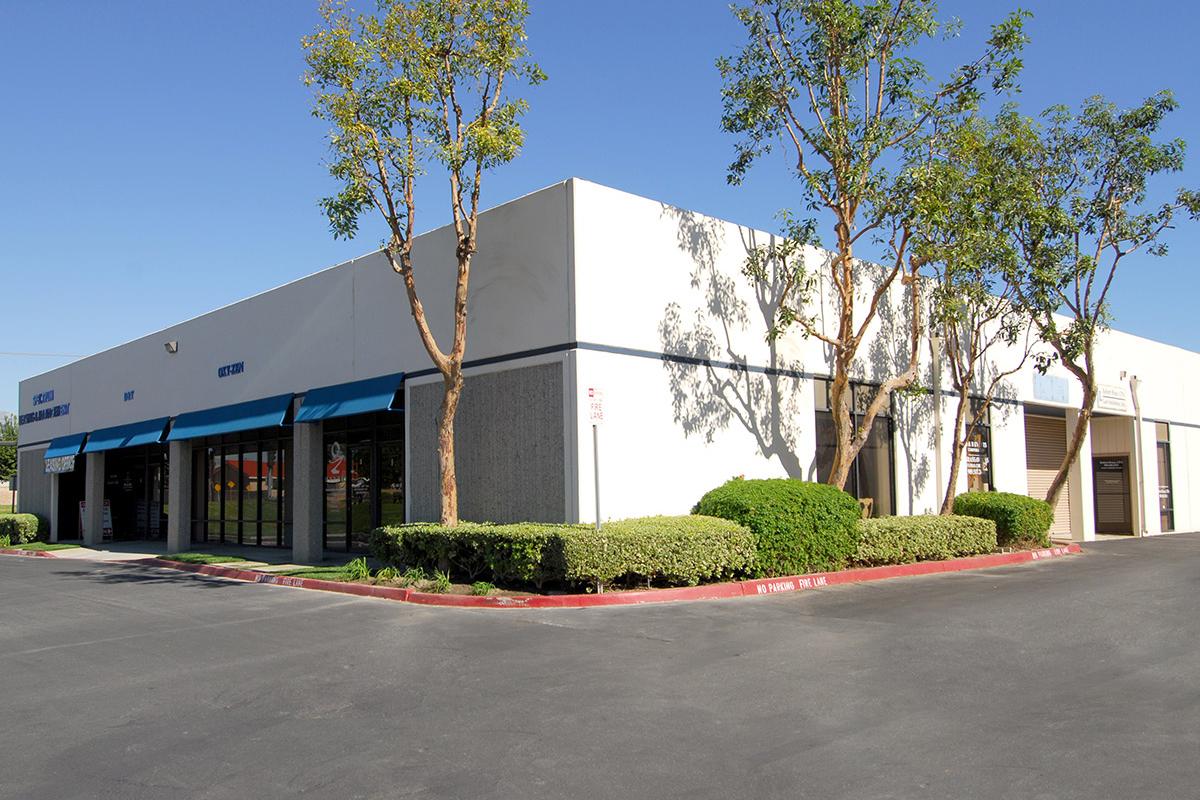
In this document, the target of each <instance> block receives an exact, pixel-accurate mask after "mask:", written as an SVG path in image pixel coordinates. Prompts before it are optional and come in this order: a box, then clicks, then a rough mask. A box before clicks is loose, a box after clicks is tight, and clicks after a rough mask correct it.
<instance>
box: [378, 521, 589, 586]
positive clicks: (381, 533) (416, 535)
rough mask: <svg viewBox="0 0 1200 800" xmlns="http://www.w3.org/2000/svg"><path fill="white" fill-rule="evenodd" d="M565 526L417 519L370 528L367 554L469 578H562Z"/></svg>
mask: <svg viewBox="0 0 1200 800" xmlns="http://www.w3.org/2000/svg"><path fill="white" fill-rule="evenodd" d="M569 528H570V526H566V525H545V524H537V523H519V524H516V525H491V524H487V523H477V522H461V523H459V524H458V525H457V526H455V527H453V528H444V527H442V526H441V525H438V524H437V523H431V522H415V523H409V524H406V525H396V526H393V527H388V528H376V529H375V530H374V531H373V532H372V533H371V553H372V554H373V555H374V556H375V557H376V558H378V559H379V560H380V561H383V562H385V563H388V564H394V565H397V566H399V565H403V566H406V567H420V568H421V569H424V570H426V571H429V572H436V571H442V572H448V571H454V572H455V573H458V574H461V575H464V576H465V577H466V578H468V579H469V580H471V581H475V580H476V579H478V578H481V577H488V578H490V579H491V580H492V581H493V582H498V583H510V584H511V583H516V584H532V585H534V586H537V587H539V588H540V587H541V586H542V585H543V584H544V583H546V582H547V581H554V580H562V578H563V575H564V574H565V565H564V564H563V560H562V537H561V535H560V533H561V531H564V530H568V529H569Z"/></svg>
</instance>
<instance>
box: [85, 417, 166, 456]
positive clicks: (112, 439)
mask: <svg viewBox="0 0 1200 800" xmlns="http://www.w3.org/2000/svg"><path fill="white" fill-rule="evenodd" d="M168 419H169V418H168V417H161V418H160V419H148V420H146V421H145V422H134V423H131V424H129V425H117V426H116V427H113V428H101V429H100V430H98V431H92V432H91V435H89V436H88V440H87V444H86V445H84V447H83V452H85V453H100V452H103V451H104V450H116V449H117V448H118V447H136V446H137V445H139V444H157V443H158V442H161V441H162V438H163V434H164V433H166V431H167V420H168Z"/></svg>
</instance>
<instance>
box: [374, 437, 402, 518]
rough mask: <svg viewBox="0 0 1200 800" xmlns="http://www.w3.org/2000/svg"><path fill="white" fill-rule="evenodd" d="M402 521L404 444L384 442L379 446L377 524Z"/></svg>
mask: <svg viewBox="0 0 1200 800" xmlns="http://www.w3.org/2000/svg"><path fill="white" fill-rule="evenodd" d="M402 522H404V445H403V443H401V442H384V443H383V444H381V445H380V446H379V524H380V525H399V524H400V523H402Z"/></svg>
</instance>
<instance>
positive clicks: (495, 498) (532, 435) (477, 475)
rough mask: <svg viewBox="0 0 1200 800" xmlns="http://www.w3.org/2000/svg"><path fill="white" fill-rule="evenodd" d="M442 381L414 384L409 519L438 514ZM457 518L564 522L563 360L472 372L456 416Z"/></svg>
mask: <svg viewBox="0 0 1200 800" xmlns="http://www.w3.org/2000/svg"><path fill="white" fill-rule="evenodd" d="M441 399H442V383H441V380H440V379H437V380H435V381H433V382H423V383H419V384H415V385H410V386H409V387H408V390H407V400H406V406H405V415H406V423H407V426H408V437H407V441H408V483H407V486H408V503H409V506H408V518H409V519H410V520H414V521H422V520H436V519H438V517H439V514H440V513H441V493H440V491H439V484H438V462H437V415H438V408H439V406H440V404H441ZM455 442H456V444H455V447H456V458H455V464H456V466H457V471H458V487H459V495H458V502H459V507H458V508H459V517H460V518H461V519H464V520H472V521H489V522H519V521H536V522H562V521H563V520H564V518H565V516H566V476H565V461H564V458H565V446H564V419H563V363H562V359H561V358H559V359H556V360H554V361H552V362H550V363H545V364H538V365H535V366H526V367H520V368H517V369H503V370H496V371H486V372H476V373H475V374H472V375H469V376H468V377H467V379H466V385H465V387H464V388H463V395H462V400H461V402H460V404H459V408H458V414H457V417H456V419H455Z"/></svg>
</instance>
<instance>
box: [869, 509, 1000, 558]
mask: <svg viewBox="0 0 1200 800" xmlns="http://www.w3.org/2000/svg"><path fill="white" fill-rule="evenodd" d="M858 536H859V539H858V552H857V553H855V556H854V560H855V562H857V563H858V564H862V565H864V566H881V565H884V564H907V563H910V562H912V561H940V560H942V559H946V558H959V557H961V556H974V555H980V554H982V553H991V552H993V551H994V550H995V549H996V523H994V522H992V521H991V520H990V519H980V518H978V517H959V516H941V515H937V514H929V515H925V516H916V517H879V518H877V519H863V520H859V522H858Z"/></svg>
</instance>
